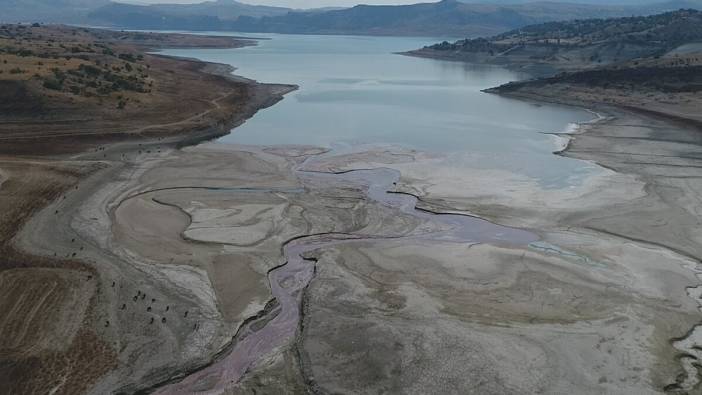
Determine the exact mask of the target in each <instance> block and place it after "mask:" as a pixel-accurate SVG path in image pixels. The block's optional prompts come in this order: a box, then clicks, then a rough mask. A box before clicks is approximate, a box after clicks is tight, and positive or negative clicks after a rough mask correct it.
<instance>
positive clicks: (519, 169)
mask: <svg viewBox="0 0 702 395" xmlns="http://www.w3.org/2000/svg"><path fill="white" fill-rule="evenodd" d="M216 34H220V35H221V34H222V33H216ZM232 35H235V34H233V33H232ZM254 36H256V37H265V38H269V39H268V40H261V41H260V42H259V45H258V46H255V47H247V48H239V49H195V50H193V49H177V50H176V49H174V50H166V51H164V53H165V54H168V55H175V56H184V57H193V58H198V59H202V60H206V61H211V62H218V63H226V64H230V65H232V66H234V67H236V68H237V71H236V74H238V75H241V76H244V77H247V78H251V79H255V80H258V81H261V82H276V83H290V84H297V85H299V86H300V89H299V90H298V91H295V92H293V93H290V94H288V95H287V96H286V98H285V99H284V100H283V101H282V102H280V103H278V104H276V105H275V106H273V107H271V108H268V109H265V110H263V111H260V112H259V113H258V114H257V115H256V116H255V117H253V118H252V119H251V120H249V121H247V122H246V123H245V124H244V125H242V126H240V127H238V128H236V130H235V131H234V132H233V133H232V134H230V135H228V136H225V137H223V138H222V139H221V141H222V142H224V143H238V144H261V145H266V144H313V145H321V146H328V147H334V148H340V147H341V148H343V147H349V146H355V145H359V144H397V145H402V146H408V147H412V148H417V149H420V150H425V151H431V152H440V153H445V154H446V155H448V156H450V157H455V158H458V159H457V160H460V162H461V164H463V165H465V166H469V167H478V168H496V169H504V170H509V171H512V172H516V173H519V174H522V175H526V176H529V177H532V178H534V179H536V180H538V181H539V182H540V183H541V185H543V186H546V187H562V186H568V185H573V184H577V183H579V182H580V180H582V179H583V178H584V176H586V175H587V174H590V173H592V172H593V171H595V167H594V166H593V165H591V164H588V163H586V162H582V161H577V160H573V159H568V158H563V157H560V156H557V155H553V154H552V152H553V151H554V149H555V148H556V147H555V144H554V137H553V136H549V135H547V134H544V133H551V132H562V131H565V130H566V129H567V128H568V127H569V126H570V124H571V123H573V122H581V121H585V120H588V119H591V118H593V116H592V114H590V113H588V112H586V111H582V110H578V109H573V108H568V107H560V106H553V105H543V106H541V105H534V104H530V103H526V102H522V101H518V100H513V99H507V98H502V97H499V96H496V95H492V94H486V93H482V92H480V90H481V89H485V88H488V87H492V86H496V85H500V84H502V83H505V82H508V81H512V80H517V79H523V78H527V77H528V76H526V75H523V74H519V73H514V72H511V71H508V70H505V69H503V68H499V67H492V66H475V65H468V64H463V63H459V62H449V61H439V60H432V59H420V58H413V57H407V56H402V55H396V54H394V52H399V51H405V50H409V49H415V48H419V47H421V46H423V45H427V44H431V43H434V42H436V41H437V40H438V39H431V38H406V37H356V36H315V35H280V34H261V35H254Z"/></svg>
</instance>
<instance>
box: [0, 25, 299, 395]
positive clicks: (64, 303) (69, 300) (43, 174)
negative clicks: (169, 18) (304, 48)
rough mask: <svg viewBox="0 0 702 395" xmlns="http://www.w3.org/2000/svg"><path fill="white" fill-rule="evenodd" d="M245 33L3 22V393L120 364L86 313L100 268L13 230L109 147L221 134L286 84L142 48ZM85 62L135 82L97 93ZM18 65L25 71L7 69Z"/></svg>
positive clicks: (200, 43) (121, 151)
mask: <svg viewBox="0 0 702 395" xmlns="http://www.w3.org/2000/svg"><path fill="white" fill-rule="evenodd" d="M252 43H253V42H252V41H250V40H240V39H236V38H229V37H205V36H188V35H176V34H143V33H124V32H108V31H102V30H96V29H78V28H72V27H66V26H42V27H29V26H25V27H22V28H20V27H18V26H2V28H0V141H1V142H0V207H3V210H0V317H1V318H0V330H1V331H2V334H3V338H2V339H0V382H2V383H3V384H2V386H3V390H2V392H6V393H13V394H24V393H27V394H30V393H32V394H33V393H49V392H51V393H56V394H60V393H65V394H76V393H81V392H85V391H86V390H88V389H89V388H90V387H91V385H92V384H93V383H94V382H95V381H96V380H97V379H98V378H100V377H101V376H103V375H105V374H106V373H107V372H109V371H110V370H112V369H114V368H115V367H116V366H117V353H118V351H117V350H115V349H114V348H113V346H112V345H111V344H110V343H109V342H107V341H106V339H103V338H101V335H99V334H98V333H99V331H98V330H96V328H95V325H98V324H96V322H98V321H97V320H96V319H95V317H92V316H91V314H93V310H94V305H95V300H96V299H95V298H96V294H99V293H100V290H101V289H102V288H103V286H105V285H104V284H101V283H100V280H99V279H100V276H99V273H97V271H96V269H95V267H94V266H93V265H91V264H90V263H89V262H82V261H80V260H79V257H76V254H75V253H73V254H70V255H68V256H65V255H64V256H54V257H51V256H43V257H42V256H34V255H31V254H29V253H27V252H24V251H21V250H19V249H17V248H16V247H15V246H14V245H13V238H14V237H15V236H16V235H17V233H18V232H19V230H20V229H21V228H22V226H23V225H24V224H25V223H26V222H27V221H28V219H29V218H30V217H31V216H32V215H33V214H35V213H36V212H38V211H39V210H41V209H42V208H44V207H46V206H47V205H48V204H50V203H51V202H53V201H56V200H60V199H65V197H66V195H67V194H69V193H71V192H72V191H74V190H77V189H78V188H79V187H80V182H81V180H83V179H85V178H86V177H87V176H89V175H91V174H94V173H95V172H96V171H97V170H99V169H104V168H106V167H110V166H115V165H119V161H118V160H117V161H115V157H116V158H117V159H119V156H120V155H125V154H127V153H130V152H134V153H136V152H141V151H143V152H144V153H148V152H151V151H153V152H154V153H156V152H157V151H159V150H160V149H161V148H162V147H166V146H169V145H171V146H173V145H179V144H184V143H188V142H193V141H199V140H202V139H207V138H212V137H214V136H217V135H221V134H226V133H228V131H229V130H230V128H231V127H232V126H233V125H236V124H238V123H241V122H243V121H244V120H245V119H246V118H248V117H250V116H251V115H253V114H254V113H255V112H256V111H257V110H258V109H259V108H261V107H265V106H268V105H271V104H273V103H275V102H276V101H277V100H280V99H281V98H282V94H284V93H285V92H287V91H289V90H291V89H294V87H292V86H280V85H263V84H258V83H255V82H253V81H248V80H244V79H236V78H234V77H230V76H229V75H228V73H229V72H230V71H231V70H230V69H227V68H224V67H222V66H217V65H211V64H206V63H203V62H198V61H192V60H185V59H171V58H167V57H162V56H156V55H149V54H146V53H145V51H146V50H148V49H153V48H157V47H174V46H180V47H238V46H243V45H251V44H252ZM64 47H65V48H64ZM73 47H79V48H80V49H79V50H75V51H74V50H72V49H71V48H73ZM98 48H108V49H109V51H107V50H106V51H104V53H103V52H102V51H100V50H98ZM21 50H25V52H23V53H22V54H18V51H21ZM27 51H29V52H27ZM91 51H92V52H91ZM120 55H126V57H125V56H122V57H120ZM127 64H129V66H127ZM81 65H82V66H83V67H82V68H81ZM86 65H100V66H95V67H103V68H104V70H103V71H101V73H103V74H100V75H107V74H104V73H107V71H109V70H112V71H109V72H110V73H112V74H110V76H109V78H112V79H116V80H117V81H132V82H134V81H137V82H138V83H139V84H141V85H139V86H138V87H136V86H132V85H124V86H122V85H119V84H118V85H119V86H118V85H115V86H112V85H109V87H110V89H112V91H110V92H107V91H106V90H103V91H102V92H103V93H97V91H95V90H94V87H93V86H92V85H95V84H102V85H104V86H108V84H107V83H106V81H104V80H102V79H101V78H102V77H99V78H97V79H96V80H95V81H93V82H96V83H95V84H93V83H90V81H91V80H90V79H89V78H87V76H86V74H85V73H83V72H84V71H85V70H86V68H85V67H86ZM18 68H20V69H22V70H23V72H21V73H10V72H9V70H12V69H18ZM116 68H119V71H116ZM5 69H7V70H5ZM53 69H55V70H58V71H54V70H53ZM105 70H107V71H105ZM130 70H131V71H130ZM71 73H73V74H71ZM81 73H83V74H81ZM52 75H71V76H73V77H66V81H69V82H70V83H71V84H73V85H71V86H77V88H74V89H72V88H70V87H64V88H65V89H62V90H57V89H51V88H47V87H46V86H45V84H44V82H45V81H46V80H47V79H48V78H53V77H52ZM71 78H73V79H71ZM120 78H121V79H120ZM81 81H82V82H83V83H85V85H80V84H81ZM65 84H68V83H67V82H65ZM125 86H126V87H127V88H125ZM132 88H134V89H132ZM120 103H124V104H120ZM106 152H111V157H110V158H109V159H110V160H111V162H110V161H108V158H107V154H106ZM115 152H116V153H115ZM79 153H82V154H81V155H76V154H79ZM70 155H72V156H70ZM109 181H110V180H105V182H109ZM75 248H78V247H75ZM81 250H82V247H81ZM54 255H55V254H54ZM108 286H109V284H108ZM101 323H102V322H101V321H100V324H101ZM52 391H53V392H52Z"/></svg>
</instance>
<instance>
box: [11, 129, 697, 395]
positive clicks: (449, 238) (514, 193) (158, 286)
mask: <svg viewBox="0 0 702 395" xmlns="http://www.w3.org/2000/svg"><path fill="white" fill-rule="evenodd" d="M593 128H594V127H593ZM596 133H597V129H593V133H592V134H586V135H583V136H582V137H585V136H588V135H591V136H596ZM593 138H594V137H593ZM585 143H587V140H586V139H583V138H581V136H578V137H577V138H576V140H575V141H574V142H573V143H572V144H571V149H572V151H571V152H572V153H573V155H577V152H578V151H577V148H578V147H579V145H578V144H581V145H580V146H583V144H585ZM608 144H609V143H608ZM609 145H610V146H611V144H609ZM646 148H647V149H649V147H646ZM583 151H589V148H587V149H583ZM583 155H584V154H583ZM133 160H134V162H133V164H131V165H129V166H124V167H123V168H118V169H108V170H109V171H111V172H113V173H111V175H110V179H113V180H114V181H113V182H110V183H107V184H105V183H103V182H98V180H97V179H96V180H95V181H94V182H95V184H96V189H94V190H92V189H91V188H89V185H84V186H82V187H81V189H80V191H79V192H77V193H78V194H79V195H81V194H82V195H81V196H75V202H76V203H75V204H74V203H71V201H72V200H71V199H67V200H66V201H59V202H58V203H57V204H56V206H55V207H54V206H52V207H49V208H48V209H47V210H46V215H41V216H38V217H37V218H35V219H34V220H32V221H30V223H29V225H28V226H27V227H26V228H25V230H24V231H23V234H22V237H21V238H19V242H21V243H28V244H31V246H32V248H33V249H34V250H37V251H42V250H45V251H46V254H47V255H50V254H52V253H54V251H55V250H56V247H55V246H57V245H65V244H68V245H71V244H73V245H75V246H76V248H77V246H78V245H89V246H94V247H95V248H94V249H93V248H90V249H88V248H86V250H85V251H83V252H80V254H81V258H82V259H88V260H91V261H94V262H95V264H96V265H98V267H99V268H101V271H102V274H101V275H100V278H99V279H98V280H99V281H100V282H102V283H103V284H105V285H106V287H105V288H107V289H108V292H110V294H109V295H98V296H97V297H98V298H106V300H109V301H111V302H110V303H111V308H110V309H109V310H107V311H104V312H93V313H91V314H90V319H93V320H96V321H98V322H101V323H102V322H107V321H109V325H105V326H102V327H103V331H104V333H102V334H101V335H102V336H104V337H105V338H110V339H113V341H114V343H115V344H114V346H116V347H121V348H128V350H132V351H128V352H125V353H123V354H122V355H132V358H134V359H132V360H121V361H120V362H119V365H118V367H117V368H115V369H114V370H112V371H111V372H110V373H108V374H107V375H106V376H104V377H103V378H102V379H101V380H100V381H99V383H98V385H97V386H95V387H94V388H92V389H91V391H90V392H92V393H104V392H105V391H113V390H114V389H115V388H118V389H119V390H121V391H123V392H128V393H129V392H139V391H143V392H156V393H193V392H198V393H200V392H201V393H253V392H256V393H300V392H305V391H317V392H322V393H382V392H399V393H476V394H511V393H514V394H519V393H539V392H540V393H550V394H559V393H564V392H569V391H571V390H572V389H573V388H578V391H579V393H585V394H590V393H591V394H601V393H637V394H645V393H661V392H663V390H664V389H666V388H667V389H668V390H670V391H671V392H674V391H685V390H686V391H692V392H694V390H695V388H696V387H695V386H696V385H697V384H696V383H695V382H694V380H693V378H694V377H696V376H694V375H691V374H689V373H694V370H695V365H694V363H695V358H696V356H695V354H694V353H693V351H694V350H695V344H698V342H697V341H696V340H695V339H696V335H695V332H694V331H691V329H692V328H694V327H695V325H696V324H697V323H699V321H700V314H699V311H698V303H697V302H696V300H694V299H693V298H691V297H690V296H694V295H695V288H688V287H695V286H697V285H698V284H699V280H698V279H697V278H696V273H695V272H694V270H691V269H694V268H695V267H696V265H697V260H696V259H694V258H693V257H694V256H696V254H697V251H696V250H694V249H689V248H688V247H690V246H693V244H692V243H687V242H686V241H685V243H687V244H680V245H677V246H673V245H672V244H669V242H670V241H674V240H678V239H677V238H675V237H673V236H672V235H671V236H670V237H668V238H665V237H659V236H660V234H659V233H658V232H652V233H651V234H646V233H645V232H647V231H648V230H650V229H653V228H650V227H648V225H645V224H644V225H642V226H640V227H638V228H636V229H635V230H636V231H638V232H640V233H641V234H633V233H632V228H631V226H632V223H634V224H635V223H636V222H626V221H632V219H631V218H630V217H626V216H625V213H627V212H629V211H628V210H631V212H634V213H636V210H637V209H641V208H644V209H645V210H646V211H647V213H654V215H653V216H649V215H638V216H636V217H634V218H639V219H637V220H636V221H649V220H654V219H655V218H657V216H660V217H661V218H663V217H666V216H668V215H669V213H666V212H663V211H660V212H659V211H656V210H667V209H666V208H665V207H666V206H664V205H663V204H662V203H661V202H660V201H659V200H657V199H658V198H659V197H658V196H659V195H652V194H651V188H652V187H651V186H650V183H651V181H650V180H652V179H653V178H650V179H642V178H641V177H640V176H634V175H627V174H626V172H622V173H615V172H613V171H609V170H603V171H602V172H601V173H599V174H597V175H596V176H594V177H592V178H591V179H589V180H588V181H587V182H586V183H585V184H583V185H582V186H580V187H576V188H570V189H568V190H550V191H544V190H542V189H540V188H538V187H537V186H535V185H533V184H532V183H530V182H529V180H524V179H520V178H519V176H517V175H514V174H510V175H505V174H498V173H495V172H493V171H488V170H472V169H456V168H452V167H451V163H449V162H445V161H442V160H441V158H437V157H435V156H432V155H427V154H424V153H420V152H414V151H407V150H399V149H396V148H392V147H380V148H378V149H373V148H372V147H369V148H368V149H367V150H365V151H364V152H360V153H358V154H344V155H343V156H337V155H335V154H334V153H325V150H322V149H319V148H314V147H245V146H224V145H219V144H205V145H201V146H198V147H194V148H188V149H183V150H173V151H171V150H164V151H163V152H162V153H161V154H160V155H150V156H146V155H144V156H140V157H135V158H134V159H133ZM608 167H609V166H608ZM612 167H614V166H612ZM355 169H365V170H355ZM333 173H338V174H333ZM631 173H633V174H636V173H634V172H631ZM631 173H630V174H631ZM98 176H99V177H106V174H98V175H97V176H96V177H98ZM491 179H492V184H494V183H495V180H496V179H497V180H500V183H498V184H499V185H500V186H501V188H497V189H494V190H491V189H488V188H484V187H485V186H488V185H492V184H491V183H490V180H491ZM457 180H458V182H456V181H457ZM470 180H472V182H468V181H470ZM647 181H648V182H649V183H648V184H647ZM87 182H88V183H89V182H90V180H88V181H87ZM452 185H453V186H452ZM685 185H688V184H685ZM602 188H604V190H602ZM387 191H391V192H399V193H386V192H387ZM491 192H492V193H493V194H492V195H491ZM415 195H417V196H419V198H420V200H419V201H417V198H416V197H415ZM669 196H670V195H669ZM680 196H683V195H680ZM686 196H688V197H689V196H692V195H686ZM668 202H670V201H668ZM483 203H484V204H483ZM642 203H645V204H642ZM695 204H696V203H694V202H690V206H688V207H692V208H694V207H696V206H695ZM415 205H417V206H418V208H419V210H416V209H415ZM54 209H59V210H60V214H58V215H54ZM671 210H673V211H671V212H675V210H674V209H671ZM443 212H455V213H472V214H476V215H479V216H481V217H484V218H488V219H490V220H492V221H493V222H492V223H491V222H487V221H484V220H481V219H479V218H476V217H469V216H465V215H445V214H444V215H440V214H438V213H443ZM64 215H65V217H64ZM676 215H677V214H676ZM679 215H680V218H679V221H680V222H679V223H685V221H688V220H689V222H688V223H690V224H692V223H693V222H694V221H693V220H692V219H691V218H690V219H686V218H685V217H686V216H685V215H683V214H682V213H681V214H679ZM612 216H620V218H619V220H618V221H611V222H607V221H609V220H608V218H610V217H612ZM625 217H626V218H625ZM687 217H689V215H688V216H687ZM494 223H500V224H503V225H506V226H516V227H518V228H510V227H506V226H499V225H494ZM627 224H629V225H627ZM617 226H619V228H617ZM659 226H667V225H665V224H664V223H663V222H661V223H660V224H659ZM671 226H672V225H671ZM622 227H623V229H622ZM519 228H521V229H525V230H520V229H519ZM35 229H58V230H61V229H70V230H71V231H72V232H76V233H77V234H78V235H79V237H77V238H76V240H75V241H68V242H65V241H62V242H58V241H57V240H60V238H61V237H62V236H61V233H62V232H56V234H55V235H54V236H53V237H54V239H52V238H51V237H46V235H45V234H44V235H41V236H42V237H39V236H37V235H36V234H35V233H34V232H33V230H35ZM690 229H693V228H692V227H690ZM670 232H671V233H673V232H681V230H678V228H677V227H675V228H671V230H670ZM678 234H680V233H678ZM649 239H651V240H652V241H648V240H649ZM680 240H695V237H694V235H693V236H689V237H687V238H684V239H680ZM62 243H63V244H62ZM672 247H674V248H672ZM71 251H72V250H70V249H69V250H66V251H58V252H59V253H61V254H66V253H68V254H70V253H71ZM95 251H98V252H95ZM286 262H287V264H286ZM3 281H4V280H3ZM113 282H114V283H113ZM112 284H114V285H112ZM88 285H89V284H88ZM88 285H86V286H88ZM688 292H689V293H690V295H688ZM675 339H680V340H679V341H678V342H676V341H674V340H675ZM689 350H693V351H689ZM682 352H684V353H685V355H684V356H683V357H680V355H681V353H682ZM688 354H689V355H688ZM683 364H685V365H684V366H683ZM684 368H687V369H688V370H687V372H689V373H688V374H687V375H686V374H685V370H684ZM678 375H680V376H679V377H680V378H679V379H678V378H677V377H678ZM678 381H679V382H678Z"/></svg>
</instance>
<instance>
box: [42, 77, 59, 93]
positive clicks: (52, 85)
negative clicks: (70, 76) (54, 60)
mask: <svg viewBox="0 0 702 395" xmlns="http://www.w3.org/2000/svg"><path fill="white" fill-rule="evenodd" d="M44 88H46V89H51V90H55V91H60V90H62V89H63V84H62V82H61V81H58V80H56V79H53V78H47V79H46V80H44Z"/></svg>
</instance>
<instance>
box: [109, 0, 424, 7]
mask: <svg viewBox="0 0 702 395" xmlns="http://www.w3.org/2000/svg"><path fill="white" fill-rule="evenodd" d="M118 1H122V2H124V3H141V4H145V3H149V4H157V3H169V4H173V3H180V4H188V3H202V2H203V0H118ZM238 1H241V2H242V3H248V4H260V5H274V6H281V7H290V8H317V7H350V6H354V5H356V4H359V3H361V4H413V3H420V2H427V3H429V2H433V1H437V0H238Z"/></svg>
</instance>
